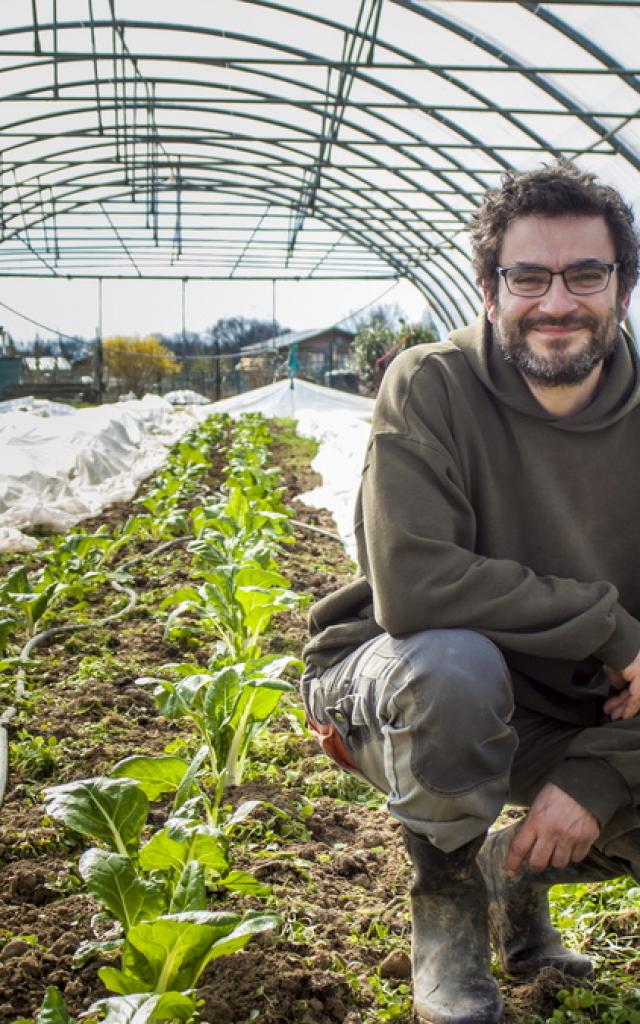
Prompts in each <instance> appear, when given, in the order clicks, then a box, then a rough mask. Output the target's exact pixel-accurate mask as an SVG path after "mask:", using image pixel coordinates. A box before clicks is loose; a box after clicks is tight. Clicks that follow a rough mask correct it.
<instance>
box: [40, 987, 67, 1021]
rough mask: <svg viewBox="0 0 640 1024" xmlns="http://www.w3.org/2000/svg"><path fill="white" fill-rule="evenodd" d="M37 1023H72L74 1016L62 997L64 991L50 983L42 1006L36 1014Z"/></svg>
mask: <svg viewBox="0 0 640 1024" xmlns="http://www.w3.org/2000/svg"><path fill="white" fill-rule="evenodd" d="M36 1024H72V1017H71V1014H70V1013H69V1011H68V1009H67V1005H66V1003H65V1001H64V999H63V997H62V993H61V992H60V991H59V990H58V989H57V988H56V987H55V985H49V987H48V989H47V994H46V995H45V997H44V1000H43V1002H42V1006H41V1007H40V1009H39V1010H38V1013H37V1014H36Z"/></svg>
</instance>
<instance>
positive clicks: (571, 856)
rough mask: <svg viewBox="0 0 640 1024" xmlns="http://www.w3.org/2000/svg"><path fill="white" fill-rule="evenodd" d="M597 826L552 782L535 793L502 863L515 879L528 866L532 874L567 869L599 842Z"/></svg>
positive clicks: (591, 817) (598, 827) (581, 807)
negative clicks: (549, 868) (552, 868)
mask: <svg viewBox="0 0 640 1024" xmlns="http://www.w3.org/2000/svg"><path fill="white" fill-rule="evenodd" d="M599 833H600V825H599V824H598V821H597V819H596V818H595V817H594V816H593V814H592V813H591V811H588V810H587V809H586V807H583V806H582V804H579V803H578V801H577V800H574V799H573V797H572V796H569V794H568V793H565V792H564V790H563V789H560V787H559V786H556V785H554V784H553V782H547V784H546V786H543V788H542V789H541V790H540V792H539V793H538V795H537V797H536V798H535V800H534V801H533V803H532V805H531V807H530V808H529V813H528V814H527V816H526V818H525V819H524V821H523V822H522V824H521V825H520V827H519V828H518V830H517V832H516V834H515V836H514V838H513V840H512V842H511V847H510V849H509V854H508V856H507V860H506V863H505V867H506V870H507V873H508V874H510V875H515V874H517V872H518V871H519V870H520V869H521V868H522V866H523V865H524V864H525V863H527V864H528V866H529V868H530V869H531V870H532V871H543V870H544V869H545V868H547V867H549V866H550V865H551V866H553V867H554V868H566V866H567V864H570V863H571V862H572V861H580V860H582V859H583V858H584V857H586V856H587V854H588V852H589V850H590V849H591V847H592V846H593V844H594V842H595V841H596V839H597V838H598V835H599Z"/></svg>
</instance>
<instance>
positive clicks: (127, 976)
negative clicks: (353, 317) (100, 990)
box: [98, 967, 149, 996]
mask: <svg viewBox="0 0 640 1024" xmlns="http://www.w3.org/2000/svg"><path fill="white" fill-rule="evenodd" d="M98 977H99V978H100V981H101V982H102V984H103V985H104V987H105V988H107V989H109V991H110V992H117V993H118V995H121V996H128V995H133V994H134V993H136V992H140V990H141V989H142V990H146V989H148V988H149V982H148V980H146V979H144V978H139V977H138V976H137V975H136V974H134V973H133V972H131V971H129V972H127V971H121V970H120V969H119V968H118V967H100V968H99V969H98Z"/></svg>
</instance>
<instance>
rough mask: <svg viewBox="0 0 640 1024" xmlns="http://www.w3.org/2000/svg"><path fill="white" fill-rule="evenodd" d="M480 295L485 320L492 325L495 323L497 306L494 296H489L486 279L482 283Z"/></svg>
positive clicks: (489, 290)
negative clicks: (482, 301) (482, 299)
mask: <svg viewBox="0 0 640 1024" xmlns="http://www.w3.org/2000/svg"><path fill="white" fill-rule="evenodd" d="M482 295H483V298H484V308H485V310H486V312H487V319H488V321H489V323H491V324H494V323H495V322H496V307H497V305H498V302H497V299H496V297H495V295H492V294H491V289H490V288H489V282H488V281H487V279H486V277H485V279H484V280H483V282H482Z"/></svg>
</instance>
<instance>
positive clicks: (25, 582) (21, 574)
mask: <svg viewBox="0 0 640 1024" xmlns="http://www.w3.org/2000/svg"><path fill="white" fill-rule="evenodd" d="M30 591H31V584H30V583H29V577H28V576H27V572H26V569H25V568H24V566H23V565H21V566H19V567H18V568H17V569H14V570H13V572H10V573H9V575H8V576H7V578H6V580H5V582H4V586H3V588H2V593H3V594H5V595H6V596H8V597H12V596H13V595H14V594H28V593H29V592H30Z"/></svg>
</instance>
